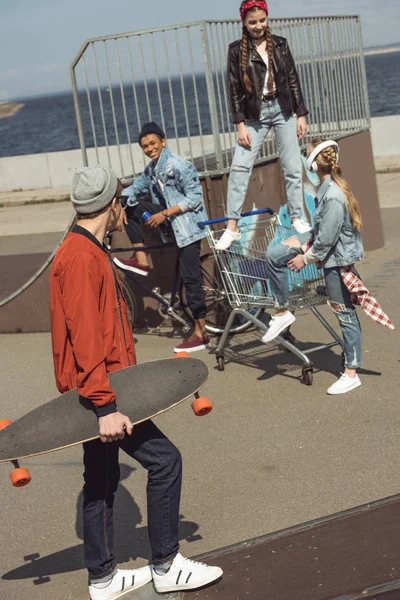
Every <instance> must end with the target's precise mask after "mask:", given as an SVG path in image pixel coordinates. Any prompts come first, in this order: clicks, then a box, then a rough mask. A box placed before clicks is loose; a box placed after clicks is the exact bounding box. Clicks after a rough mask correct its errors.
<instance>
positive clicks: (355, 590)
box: [184, 495, 400, 600]
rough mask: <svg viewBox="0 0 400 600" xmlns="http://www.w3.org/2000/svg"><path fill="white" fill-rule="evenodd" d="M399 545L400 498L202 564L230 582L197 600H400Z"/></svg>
mask: <svg viewBox="0 0 400 600" xmlns="http://www.w3.org/2000/svg"><path fill="white" fill-rule="evenodd" d="M265 510H266V511H268V499H266V506H265ZM399 540H400V495H398V496H393V497H391V498H387V499H385V500H379V501H378V502H374V503H372V504H367V505H365V506H361V507H358V508H354V509H351V510H349V511H346V512H343V513H339V514H336V515H332V516H329V517H326V518H323V519H320V520H317V521H312V522H310V523H305V524H303V525H299V526H297V527H293V528H291V529H287V530H284V531H280V532H277V533H273V534H271V535H267V536H265V537H261V538H257V539H255V540H251V541H248V542H244V543H242V544H238V545H236V546H232V547H229V548H225V549H222V550H218V551H216V552H213V553H210V554H207V555H205V556H202V557H201V558H200V560H202V559H204V562H207V563H209V564H216V565H218V566H220V567H221V568H222V569H223V570H224V577H223V579H222V580H221V581H220V582H219V583H217V584H216V585H214V586H211V587H209V588H206V589H204V590H202V591H199V592H196V593H195V597H196V598H197V599H199V600H202V599H204V600H205V599H206V598H207V600H213V598H215V599H216V600H217V599H218V600H245V599H247V598H249V599H251V600H361V599H368V600H398V599H399V598H400V541H399ZM190 597H193V594H192V595H189V594H184V599H185V600H186V599H187V600H189V598H190Z"/></svg>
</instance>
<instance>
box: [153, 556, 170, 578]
mask: <svg viewBox="0 0 400 600" xmlns="http://www.w3.org/2000/svg"><path fill="white" fill-rule="evenodd" d="M171 565H172V560H169V561H168V562H166V563H162V564H161V565H157V566H155V567H153V568H154V570H155V572H156V573H157V575H166V574H167V573H168V571H169V570H170V568H171Z"/></svg>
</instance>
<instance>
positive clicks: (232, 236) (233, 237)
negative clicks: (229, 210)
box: [215, 229, 242, 250]
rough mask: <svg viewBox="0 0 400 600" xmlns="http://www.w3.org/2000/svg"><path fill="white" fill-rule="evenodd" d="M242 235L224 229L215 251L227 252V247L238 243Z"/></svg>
mask: <svg viewBox="0 0 400 600" xmlns="http://www.w3.org/2000/svg"><path fill="white" fill-rule="evenodd" d="M241 237H242V234H241V233H240V231H231V230H230V229H225V231H224V233H223V234H222V235H221V237H220V239H219V240H218V242H217V243H216V244H215V249H216V250H228V248H229V246H230V245H231V244H233V242H238V241H239V240H240V238H241Z"/></svg>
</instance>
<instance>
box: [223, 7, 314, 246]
mask: <svg viewBox="0 0 400 600" xmlns="http://www.w3.org/2000/svg"><path fill="white" fill-rule="evenodd" d="M240 16H241V19H242V21H243V34H242V38H241V39H240V40H238V41H236V42H233V44H231V45H230V46H229V53H228V90H229V100H230V105H231V112H232V118H233V122H234V123H235V124H236V125H237V131H238V144H237V146H236V150H235V155H234V157H233V162H232V167H231V172H230V175H229V183H228V211H227V218H228V224H227V229H226V230H225V232H224V233H223V235H222V237H221V239H220V240H219V241H218V243H217V245H216V249H217V250H226V249H227V248H229V246H230V245H231V244H232V242H234V241H237V240H239V239H240V231H239V228H238V226H237V222H238V220H239V218H240V213H241V210H242V208H243V204H244V200H245V196H246V192H247V187H248V184H249V179H250V175H251V172H252V169H253V165H254V162H255V160H256V158H257V154H258V151H259V149H260V148H261V146H262V144H263V142H264V139H265V137H266V135H267V134H268V132H269V130H270V129H271V127H273V129H274V132H275V137H276V141H277V144H278V150H279V155H280V159H281V164H282V169H283V174H284V179H285V186H286V194H287V200H288V209H289V214H290V217H291V220H292V227H293V228H294V229H295V231H296V232H297V233H304V232H305V231H309V230H310V226H309V224H308V223H306V222H304V217H303V186H302V163H301V156H300V148H299V144H298V140H301V139H302V138H303V137H304V135H305V133H306V131H307V121H306V115H307V114H308V110H307V109H306V107H305V106H304V100H303V94H302V91H301V86H300V81H299V77H298V75H297V71H296V67H295V64H294V61H293V57H292V54H291V52H290V49H289V46H288V43H287V40H286V39H285V38H283V37H279V36H277V35H272V34H271V31H270V28H269V26H268V7H267V4H266V2H265V0H258V1H254V0H248V1H247V0H245V1H244V2H242V4H241V6H240Z"/></svg>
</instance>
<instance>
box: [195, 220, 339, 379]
mask: <svg viewBox="0 0 400 600" xmlns="http://www.w3.org/2000/svg"><path fill="white" fill-rule="evenodd" d="M225 221H226V219H225V218H221V219H213V220H211V221H205V222H204V223H202V224H201V226H202V227H205V228H206V230H207V236H208V242H209V245H210V248H211V249H212V251H213V253H214V256H215V262H216V265H217V268H218V270H219V274H220V277H221V281H222V284H223V286H224V289H225V293H226V296H227V298H228V300H229V304H230V306H231V307H232V312H231V313H230V315H229V318H228V321H227V323H226V326H225V329H224V332H223V334H222V336H221V338H220V340H219V343H218V346H217V349H216V352H215V353H216V357H217V363H218V369H219V370H220V371H223V370H224V368H225V357H224V348H225V346H226V344H227V341H228V337H229V331H230V329H231V327H232V324H233V321H234V320H235V319H237V318H238V316H239V315H241V316H242V317H244V318H245V319H247V320H249V321H251V322H252V323H253V324H254V325H255V327H257V328H258V329H261V330H262V331H264V332H265V331H266V330H267V328H268V326H267V325H266V324H265V323H264V322H263V321H261V320H260V316H261V313H262V312H263V310H265V309H273V308H274V306H275V302H274V299H273V297H272V291H271V286H270V282H269V280H268V272H267V263H266V252H267V249H268V248H269V247H271V246H274V245H276V244H279V243H280V242H282V241H283V240H285V239H287V238H288V237H290V236H292V235H294V232H293V231H292V230H291V229H289V228H287V227H283V226H282V225H281V223H280V221H279V217H278V215H277V214H276V213H275V212H274V211H273V210H272V209H270V208H265V209H260V210H255V211H252V212H247V213H243V214H242V215H241V219H240V221H239V227H240V231H241V233H242V236H241V239H240V240H239V241H238V242H234V243H233V244H232V245H231V246H230V248H229V250H226V251H218V250H216V249H215V245H216V243H217V241H218V240H219V238H220V237H221V235H222V233H223V231H224V230H223V229H218V228H215V226H216V225H217V224H219V223H224V222H225ZM288 278H289V306H290V310H291V311H292V312H295V311H296V310H299V309H301V308H309V309H310V310H311V312H312V313H313V314H314V315H315V316H316V317H317V319H318V320H319V321H320V323H322V325H323V326H324V327H325V328H326V329H327V330H328V332H329V333H330V334H331V336H332V337H333V339H334V341H333V342H330V343H328V344H320V345H318V346H314V347H312V348H309V349H307V350H303V351H301V350H299V349H298V348H297V347H296V346H295V345H294V341H295V340H294V338H293V336H292V335H291V334H290V332H288V331H287V332H286V333H284V334H283V335H281V336H279V337H277V338H276V340H274V341H275V342H277V343H278V344H280V345H281V346H283V347H284V348H286V349H287V350H288V351H290V352H292V353H293V354H294V355H295V356H297V357H298V358H299V359H300V360H301V361H302V362H303V369H302V376H303V381H304V383H306V384H307V385H311V384H312V380H313V363H312V361H311V360H310V358H309V356H308V355H309V354H312V353H313V352H317V351H319V350H324V349H326V348H331V347H333V346H336V345H338V344H339V345H340V346H343V342H342V339H341V338H340V337H339V336H338V334H337V333H336V331H335V330H334V329H333V328H332V327H331V325H330V324H329V323H328V322H327V320H326V319H325V318H324V317H323V316H322V315H321V313H320V312H319V310H318V309H317V306H319V305H321V304H326V291H325V282H324V278H323V273H322V271H321V270H320V269H318V268H317V267H316V265H308V266H306V267H304V268H303V269H302V270H301V271H300V272H299V273H296V272H293V271H290V270H289V269H288ZM260 309H261V310H260Z"/></svg>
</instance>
